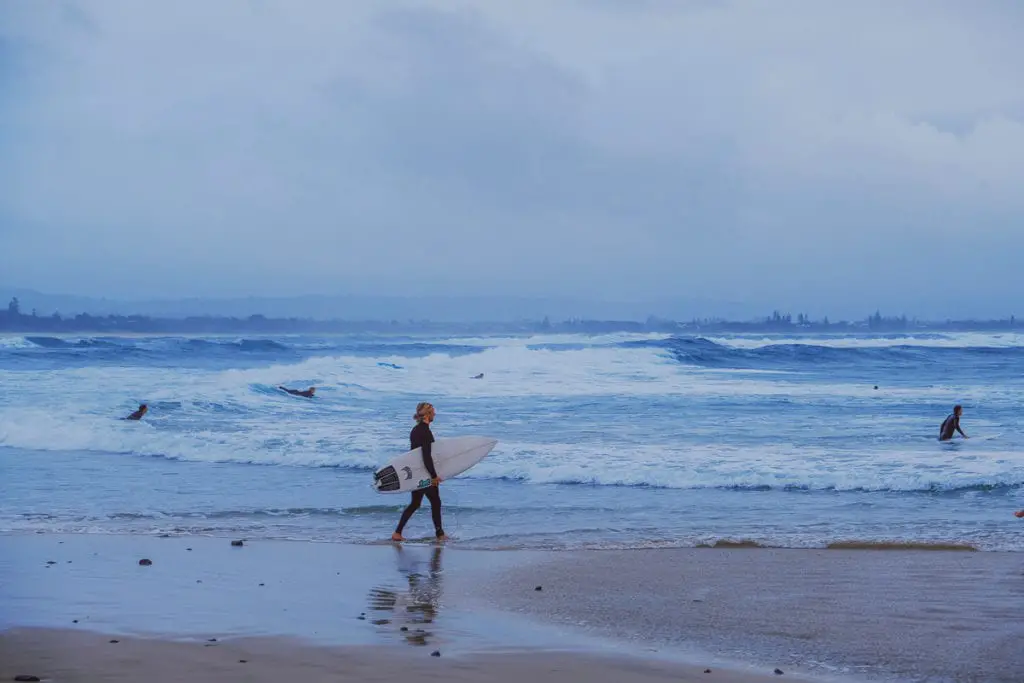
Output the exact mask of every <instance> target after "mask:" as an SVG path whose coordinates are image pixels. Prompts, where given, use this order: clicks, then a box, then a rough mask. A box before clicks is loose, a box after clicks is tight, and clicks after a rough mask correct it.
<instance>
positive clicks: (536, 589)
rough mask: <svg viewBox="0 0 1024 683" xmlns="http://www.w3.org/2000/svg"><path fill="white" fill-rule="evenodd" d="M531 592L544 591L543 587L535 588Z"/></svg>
mask: <svg viewBox="0 0 1024 683" xmlns="http://www.w3.org/2000/svg"><path fill="white" fill-rule="evenodd" d="M533 590H535V591H542V590H544V587H543V586H537V587H536V588H534V589H533Z"/></svg>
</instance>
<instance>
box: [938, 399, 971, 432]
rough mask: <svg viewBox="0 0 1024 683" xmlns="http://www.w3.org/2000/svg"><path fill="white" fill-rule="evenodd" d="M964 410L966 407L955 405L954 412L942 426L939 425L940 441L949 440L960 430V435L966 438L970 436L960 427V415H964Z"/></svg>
mask: <svg viewBox="0 0 1024 683" xmlns="http://www.w3.org/2000/svg"><path fill="white" fill-rule="evenodd" d="M963 412H964V409H963V408H962V407H961V406H959V405H955V406H953V414H952V415H950V416H949V417H947V418H946V419H945V421H943V423H942V426H941V427H939V441H949V440H950V439H952V438H953V434H954V433H955V432H960V436H962V437H964V438H965V439H966V438H968V436H967V435H966V434H964V430H962V429H960V415H962V414H963Z"/></svg>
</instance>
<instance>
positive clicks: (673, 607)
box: [490, 548, 1024, 683]
mask: <svg viewBox="0 0 1024 683" xmlns="http://www.w3.org/2000/svg"><path fill="white" fill-rule="evenodd" d="M535 584H536V585H542V586H543V591H541V592H536V591H531V589H533V588H534V587H535ZM490 591H491V598H490V599H491V600H493V601H495V603H498V604H501V605H502V606H504V607H507V608H511V609H514V610H517V611H518V612H521V613H525V614H532V615H536V616H539V617H543V618H544V619H546V620H552V621H555V622H559V623H563V624H573V625H575V626H577V627H579V628H581V629H584V630H586V631H588V632H591V633H594V634H600V635H604V636H612V637H616V638H621V639H625V640H629V641H632V642H636V643H645V644H647V645H652V644H662V645H669V646H671V645H677V646H680V647H694V646H696V647H700V648H703V649H706V650H708V651H712V652H715V653H718V654H720V655H722V656H726V657H732V658H735V659H737V660H741V661H752V662H758V661H760V662H765V663H769V662H770V663H779V665H780V666H781V667H782V668H783V669H787V668H788V667H789V666H792V665H796V666H799V667H800V668H801V669H804V670H809V671H811V672H822V673H829V674H836V673H839V674H854V675H857V676H858V677H867V678H877V679H894V680H912V681H924V680H927V681H929V682H935V681H964V682H975V681H977V682H985V683H1004V682H1005V683H1020V682H1021V681H1024V555H1021V554H1019V553H978V552H962V551H944V550H937V551H922V550H910V551H908V550H897V549H884V550H838V549H836V550H777V549H766V548H750V549H728V550H726V549H711V548H709V549H699V548H695V549H661V550H632V551H593V552H575V553H557V554H554V553H553V554H550V555H548V556H547V558H546V559H545V561H544V562H543V563H541V564H535V565H531V566H529V567H523V568H515V569H512V570H509V571H504V572H502V573H501V574H500V576H499V577H498V578H496V579H495V581H494V582H493V583H492V586H491V588H490Z"/></svg>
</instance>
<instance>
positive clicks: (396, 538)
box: [391, 531, 405, 541]
mask: <svg viewBox="0 0 1024 683" xmlns="http://www.w3.org/2000/svg"><path fill="white" fill-rule="evenodd" d="M391 540H392V541H404V540H405V539H404V538H403V537H402V534H400V533H398V532H397V531H396V532H395V533H393V534H391Z"/></svg>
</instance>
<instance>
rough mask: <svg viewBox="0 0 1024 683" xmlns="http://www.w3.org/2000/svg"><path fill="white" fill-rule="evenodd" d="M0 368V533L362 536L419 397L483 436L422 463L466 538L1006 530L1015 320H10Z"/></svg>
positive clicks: (629, 543)
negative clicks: (716, 329) (452, 324)
mask: <svg viewBox="0 0 1024 683" xmlns="http://www.w3.org/2000/svg"><path fill="white" fill-rule="evenodd" d="M478 373H484V377H483V378H482V379H473V377H474V376H475V375H477V374H478ZM278 384H285V385H287V386H291V387H297V388H305V387H306V386H308V385H311V384H312V385H316V386H317V396H316V398H315V399H313V400H308V399H303V398H298V397H293V396H288V395H286V394H284V393H283V392H281V391H279V390H278V389H276V388H275V387H276V385H278ZM0 385H2V387H3V390H2V391H0V482H2V484H0V490H2V493H3V495H2V496H0V533H12V532H14V533H20V532H28V533H35V532H38V533H48V532H74V533H139V534H171V535H189V534H198V535H231V536H237V537H240V538H243V537H244V538H292V539H313V540H324V541H345V542H355V543H375V542H382V541H384V540H385V539H387V538H388V537H389V536H390V533H391V531H392V530H393V528H394V525H395V523H396V521H397V518H398V516H399V513H400V511H401V509H402V507H403V506H404V505H405V503H406V502H407V498H406V497H405V496H402V495H383V494H378V493H376V492H374V491H373V490H372V489H371V487H370V483H371V475H372V472H373V470H374V469H375V468H376V467H378V466H380V465H381V464H383V463H384V462H385V461H386V460H387V459H388V458H389V457H391V456H393V455H396V454H398V453H401V452H404V451H405V450H406V449H407V448H408V433H409V430H410V428H411V427H412V424H413V423H412V419H411V415H412V412H413V410H414V408H415V405H416V403H417V402H418V401H421V400H429V401H431V402H433V403H434V405H435V406H436V408H437V410H438V417H437V421H436V422H435V423H434V425H433V429H434V433H435V435H436V436H437V437H438V438H443V437H445V436H456V435H463V434H476V435H484V436H492V437H494V438H497V439H498V440H499V444H498V446H497V448H496V449H495V450H494V451H493V452H492V453H491V455H490V456H488V458H486V459H485V460H484V461H483V462H482V463H481V464H480V465H478V466H477V467H475V468H473V469H472V470H470V471H469V472H467V473H465V474H464V475H462V476H460V477H458V478H456V479H453V480H451V481H448V482H445V483H444V484H442V497H443V500H444V503H445V508H444V514H445V526H446V528H447V530H448V532H449V534H450V535H452V536H453V537H454V539H455V541H456V543H457V544H459V545H462V546H465V547H473V548H510V547H513V548H578V547H616V548H621V547H627V548H628V547H657V546H693V545H697V544H701V543H714V542H716V541H719V540H752V541H756V542H758V543H762V544H765V545H774V546H785V547H820V546H824V545H826V544H828V543H831V542H836V541H865V542H873V541H886V542H935V543H969V544H971V545H974V546H975V547H977V548H979V549H982V550H1013V551H1021V550H1024V521H1022V520H1019V519H1016V518H1014V517H1013V514H1012V513H1013V511H1014V510H1016V509H1020V508H1024V489H1022V485H1024V414H1022V411H1021V408H1022V406H1024V335H1020V334H1011V333H1004V334H978V333H971V334H919V335H895V336H879V335H860V336H853V335H847V336H799V337H780V336H743V335H737V336H728V337H686V336H668V335H642V336H641V335H606V336H584V335H578V336H576V335H565V336H539V335H538V336H522V337H508V336H500V337H499V336H495V337H476V338H441V337H425V336H424V337H410V336H379V335H335V336H273V337H258V338H255V337H254V338H250V339H241V338H236V337H218V336H204V337H148V336H124V337H106V336H104V337H93V336H79V337H70V336H64V337H47V336H11V335H8V336H3V337H0ZM876 386H877V389H876V388H875V387H876ZM143 401H145V402H148V403H149V404H150V406H151V410H150V413H149V415H147V416H146V418H145V419H144V420H143V421H141V422H126V421H123V420H119V419H118V418H120V417H122V416H124V415H127V414H128V413H129V412H131V411H132V410H134V409H135V407H136V406H137V404H138V403H139V402H143ZM954 403H962V404H963V406H964V418H963V426H964V429H965V431H966V432H967V433H968V435H970V436H971V437H972V438H971V439H970V440H967V441H957V442H955V443H952V444H940V443H938V441H937V439H936V437H937V433H938V427H939V424H940V423H941V422H942V420H943V419H944V418H945V416H946V415H947V414H948V413H949V412H950V410H951V408H952V406H953V404H954ZM431 532H432V529H431V525H430V515H429V510H428V509H427V506H425V507H424V509H422V510H421V511H420V512H419V513H418V514H417V515H416V516H415V517H414V518H413V521H412V522H411V524H410V526H409V528H408V529H407V531H406V535H407V536H409V537H412V538H420V539H426V538H427V537H428V536H429V535H430V534H431Z"/></svg>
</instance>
